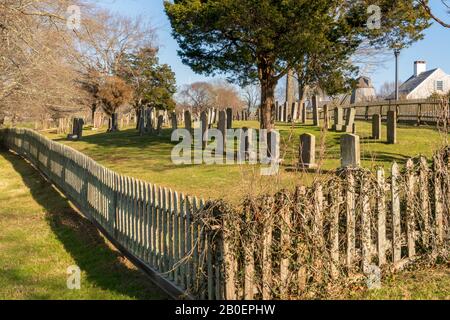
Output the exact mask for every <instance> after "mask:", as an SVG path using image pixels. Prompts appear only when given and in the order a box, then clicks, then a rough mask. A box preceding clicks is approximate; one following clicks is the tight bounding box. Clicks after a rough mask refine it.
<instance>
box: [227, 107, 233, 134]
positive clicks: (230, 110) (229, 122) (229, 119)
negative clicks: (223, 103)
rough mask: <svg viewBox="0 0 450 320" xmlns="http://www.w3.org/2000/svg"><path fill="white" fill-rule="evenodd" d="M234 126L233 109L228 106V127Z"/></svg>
mask: <svg viewBox="0 0 450 320" xmlns="http://www.w3.org/2000/svg"><path fill="white" fill-rule="evenodd" d="M231 128H233V109H231V108H227V129H231Z"/></svg>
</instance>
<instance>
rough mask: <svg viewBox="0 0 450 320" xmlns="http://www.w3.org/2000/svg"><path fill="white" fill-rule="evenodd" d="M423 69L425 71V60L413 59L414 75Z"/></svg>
mask: <svg viewBox="0 0 450 320" xmlns="http://www.w3.org/2000/svg"><path fill="white" fill-rule="evenodd" d="M425 71H427V63H426V61H414V77H417V76H419V75H420V74H421V73H423V72H425Z"/></svg>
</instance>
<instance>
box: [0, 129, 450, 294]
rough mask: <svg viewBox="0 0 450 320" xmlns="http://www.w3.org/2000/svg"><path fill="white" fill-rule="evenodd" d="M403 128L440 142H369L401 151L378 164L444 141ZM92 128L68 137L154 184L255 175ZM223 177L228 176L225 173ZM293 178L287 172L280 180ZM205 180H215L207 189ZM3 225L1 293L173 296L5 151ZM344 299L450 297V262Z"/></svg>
mask: <svg viewBox="0 0 450 320" xmlns="http://www.w3.org/2000/svg"><path fill="white" fill-rule="evenodd" d="M359 127H360V130H361V131H362V130H364V128H365V130H366V132H367V130H369V129H370V126H368V125H367V124H364V123H360V125H359ZM400 130H401V131H400V132H399V133H400V134H401V132H402V131H404V132H403V137H404V136H405V135H406V134H408V135H409V137H410V139H412V138H413V137H414V136H415V135H417V137H418V138H417V139H416V141H417V140H420V139H424V136H425V135H428V136H431V139H432V140H430V141H429V142H428V143H423V145H419V144H410V143H409V142H402V140H400V144H399V145H397V146H386V145H384V144H381V143H380V144H378V143H367V144H364V145H363V148H364V150H366V151H365V152H367V150H369V149H370V150H373V151H372V152H379V153H385V154H391V153H395V154H397V155H398V156H395V157H394V156H391V157H392V158H388V157H384V158H381V157H380V158H376V159H378V161H375V164H380V165H385V166H387V165H388V163H389V162H390V161H391V160H397V161H403V160H404V159H406V158H407V157H408V156H409V155H413V154H418V153H424V154H426V155H430V154H431V152H432V150H433V148H434V147H437V146H438V145H439V139H440V138H439V135H438V134H437V133H436V132H435V131H433V130H432V129H426V128H421V129H417V128H402V129H400ZM408 130H411V131H408ZM306 131H309V132H315V133H316V134H318V135H319V134H320V133H319V132H317V131H315V129H313V128H311V127H307V126H305V127H301V128H296V129H295V132H294V133H295V134H294V136H295V140H297V136H298V134H300V133H301V132H306ZM414 132H415V133H414ZM86 133H87V137H86V138H84V140H83V141H81V142H66V141H63V140H62V141H63V142H65V143H68V144H70V145H72V146H74V147H76V148H77V149H79V150H82V151H84V152H86V153H87V154H89V155H91V156H92V157H94V158H95V159H97V160H98V161H100V162H102V163H105V164H106V165H108V166H110V167H111V168H113V169H115V170H118V171H120V172H123V173H127V174H131V175H135V176H138V177H141V178H144V179H147V180H150V181H153V182H155V180H157V179H159V181H160V183H161V184H163V185H167V183H166V181H169V180H170V181H171V183H173V185H174V188H177V189H179V188H180V187H179V186H182V187H183V188H186V190H187V191H189V190H194V189H192V186H194V187H195V188H196V189H195V190H197V191H199V192H201V191H202V190H204V191H203V192H205V193H204V194H205V196H208V191H207V189H208V187H209V190H210V191H211V192H210V194H212V193H218V190H219V189H220V187H219V185H218V184H217V181H221V182H220V183H226V184H230V183H232V182H233V181H234V180H233V179H236V181H234V184H233V183H232V186H233V187H234V188H236V186H238V185H239V182H240V181H246V179H248V176H250V175H248V176H247V177H246V176H245V175H243V174H242V172H249V171H250V170H251V168H250V167H249V166H246V168H244V169H243V168H242V167H239V166H231V167H228V166H223V167H222V166H197V167H195V166H192V167H190V166H187V167H180V168H178V167H175V166H173V165H171V162H170V157H169V154H170V149H171V147H172V144H171V143H170V141H169V140H168V132H166V135H165V136H163V137H160V138H157V137H142V138H140V137H138V136H137V134H136V133H135V132H134V131H133V130H131V129H130V130H126V131H123V132H120V133H114V134H105V133H104V132H97V133H95V132H90V131H87V132H86ZM362 133H363V134H364V131H362ZM288 134H289V129H287V128H286V129H285V130H283V132H282V135H283V137H287V136H288ZM52 136H53V137H54V138H56V139H57V138H58V137H57V136H55V135H52ZM333 137H334V138H333ZM336 137H338V135H337V134H334V133H330V134H329V136H327V141H330V142H327V143H329V144H330V149H331V150H332V149H337V148H338V147H337V146H336V145H335V144H333V140H336ZM401 137H402V135H400V139H402V138H401ZM423 141H425V140H423ZM114 148H116V150H115V149H114ZM377 148H379V149H377ZM388 149H390V150H391V151H392V150H397V152H391V151H389V150H388ZM376 150H379V151H376ZM329 154H332V152H330V153H329ZM135 157H136V158H137V159H135ZM333 161H338V159H333V158H331V159H330V160H326V161H325V163H326V164H325V166H327V165H328V166H332V165H333ZM365 164H366V165H368V166H372V165H373V164H374V163H373V162H372V161H367V162H365ZM208 173H209V174H208ZM241 174H242V175H241ZM288 174H289V175H291V177H294V178H295V179H294V180H302V179H305V178H307V177H308V176H307V175H299V174H298V173H288ZM179 175H181V176H179ZM190 175H196V178H197V179H192V176H190ZM217 175H220V176H221V177H223V178H222V179H217V177H216V176H217ZM164 177H166V178H168V179H164ZM285 177H286V175H285V173H283V174H282V175H281V178H280V177H279V178H278V179H277V181H278V180H282V178H285ZM199 179H203V180H199ZM180 182H181V183H180ZM189 182H190V183H189ZM204 183H211V185H209V186H206V187H205V186H204V185H203V184H204ZM277 183H278V182H277ZM231 190H232V189H229V190H228V193H231V192H230V191H231ZM0 230H1V232H0V299H166V298H167V296H166V295H165V294H164V293H163V292H161V291H160V290H159V289H158V288H156V287H155V286H154V285H152V283H151V282H150V281H149V280H148V278H147V277H146V276H145V275H143V274H142V273H141V272H140V271H139V270H137V269H136V268H134V267H133V266H132V265H131V264H130V263H129V262H128V261H126V260H125V259H124V258H123V257H122V256H121V255H120V253H118V252H117V251H115V250H114V249H113V248H112V247H111V245H110V244H109V243H108V242H107V241H106V240H105V239H104V238H103V237H102V236H101V235H100V234H99V233H98V231H97V230H96V229H95V228H94V227H93V226H92V225H91V224H90V223H89V222H88V221H87V220H86V219H84V218H82V217H81V216H80V215H78V214H77V213H76V212H75V211H74V209H73V208H72V207H71V206H70V203H69V202H68V201H67V199H65V198H64V197H63V196H61V194H59V193H58V192H57V191H56V190H54V189H53V188H52V187H51V186H50V185H49V184H48V183H47V182H45V181H44V180H43V179H42V178H41V177H40V176H39V175H38V174H37V173H36V172H35V171H34V169H33V168H32V167H31V166H30V165H29V164H27V163H26V162H25V161H23V160H22V159H20V158H19V157H17V156H14V155H12V154H9V153H5V152H0ZM71 265H78V266H79V267H80V268H81V270H82V280H81V290H77V291H72V290H68V289H67V288H66V280H67V275H66V270H67V267H68V266H71ZM341 298H342V299H347V298H350V299H450V266H449V265H441V266H439V267H436V268H429V269H424V270H418V271H410V272H404V273H400V274H397V275H394V276H390V277H388V278H387V279H384V280H383V286H382V288H381V289H380V290H366V289H364V288H359V289H356V290H355V289H353V290H352V291H350V292H347V293H344V294H343V295H342V297H341Z"/></svg>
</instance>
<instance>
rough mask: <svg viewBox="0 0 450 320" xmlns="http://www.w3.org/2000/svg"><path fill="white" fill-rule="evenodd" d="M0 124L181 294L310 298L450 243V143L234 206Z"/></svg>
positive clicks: (18, 147) (16, 146) (10, 142)
mask: <svg viewBox="0 0 450 320" xmlns="http://www.w3.org/2000/svg"><path fill="white" fill-rule="evenodd" d="M0 135H1V136H2V137H3V140H4V142H3V143H4V144H5V145H6V146H7V147H9V148H10V149H12V150H14V151H15V152H17V153H18V154H20V155H21V156H23V157H25V158H26V159H28V160H29V161H30V162H31V163H32V164H33V165H34V166H36V167H37V168H38V169H39V170H40V171H41V172H42V173H44V174H45V175H46V176H47V177H48V178H49V179H50V180H51V181H52V182H53V183H54V184H55V185H56V186H58V188H60V190H62V191H63V192H64V193H65V194H66V195H67V196H68V197H69V198H70V199H71V200H72V201H74V203H75V204H77V206H78V207H79V208H80V210H81V211H82V212H83V213H84V214H86V215H87V216H88V217H89V218H90V219H91V220H92V221H94V222H95V223H96V224H97V225H98V226H99V227H100V228H101V230H102V231H103V232H104V233H106V234H107V236H108V237H109V238H111V239H113V240H114V241H116V242H117V243H118V244H119V245H120V246H121V247H122V248H124V250H126V251H127V252H128V253H129V254H130V255H132V256H133V257H136V258H137V259H138V260H139V261H140V262H141V263H142V264H143V265H144V266H146V267H147V268H149V269H150V270H153V271H154V272H155V273H156V274H157V275H158V276H159V277H160V278H161V279H162V278H163V279H165V280H166V281H167V284H170V285H171V286H172V287H173V288H175V289H177V290H178V292H180V293H181V292H183V293H184V294H187V295H189V297H193V298H199V299H297V298H303V297H314V296H317V294H318V292H321V291H322V290H328V289H329V287H330V286H331V285H333V284H339V283H343V282H345V281H348V279H350V278H353V277H354V276H355V275H362V276H367V275H368V274H370V273H371V272H372V270H373V269H374V267H375V266H378V267H382V268H387V267H399V266H401V265H403V264H405V263H407V262H413V261H414V260H415V259H417V258H419V257H424V256H428V255H430V256H433V257H439V256H442V255H444V256H445V255H446V254H448V248H449V241H450V227H449V224H450V213H449V212H450V203H449V201H448V196H449V195H450V175H449V157H448V152H447V151H445V152H444V151H441V152H438V153H437V154H436V156H435V157H434V158H433V160H432V162H427V160H426V159H424V158H419V159H415V160H413V159H412V160H409V161H408V162H407V164H406V167H405V169H404V170H402V171H400V170H399V166H398V165H397V164H393V166H392V168H391V172H390V175H387V177H385V172H384V171H383V170H382V169H379V170H378V171H377V172H376V174H371V173H370V172H368V171H365V170H362V169H348V170H344V171H341V172H339V173H338V174H337V175H335V176H333V177H331V178H330V179H329V180H327V181H324V182H317V183H315V184H314V185H313V186H311V187H308V188H306V187H298V188H297V189H296V190H295V191H292V192H289V191H282V192H279V193H278V194H276V195H273V196H261V197H259V198H256V199H250V198H249V199H246V200H245V201H244V202H243V203H242V205H241V206H240V207H232V206H230V205H228V204H226V203H223V202H215V201H208V202H206V203H205V202H204V201H203V200H198V199H197V198H192V197H189V196H186V195H183V194H181V193H177V192H175V191H172V190H168V189H166V188H162V187H158V186H155V185H152V184H149V183H146V182H143V181H139V180H136V179H133V178H130V177H125V176H122V175H119V174H117V173H115V172H113V171H111V170H108V169H107V168H105V167H103V166H102V165H100V164H98V163H96V162H95V161H93V160H92V159H90V158H88V157H87V156H86V155H83V154H82V153H80V152H78V151H75V150H74V149H72V148H70V147H68V146H65V145H62V144H59V143H57V142H54V141H51V140H49V139H47V138H45V137H43V136H42V135H39V134H38V133H36V132H33V131H31V130H28V129H5V130H1V131H0ZM430 163H431V167H430Z"/></svg>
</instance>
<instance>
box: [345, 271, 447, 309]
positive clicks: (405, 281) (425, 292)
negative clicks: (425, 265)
mask: <svg viewBox="0 0 450 320" xmlns="http://www.w3.org/2000/svg"><path fill="white" fill-rule="evenodd" d="M346 298H348V299H358V300H361V299H366V300H450V264H448V265H447V266H445V265H442V266H437V267H435V268H433V269H423V270H418V271H405V272H401V273H398V274H395V275H393V276H390V277H388V278H387V279H385V280H383V281H382V286H381V289H377V290H367V289H363V290H361V291H359V292H358V291H354V292H352V293H350V294H349V295H348V297H346Z"/></svg>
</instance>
